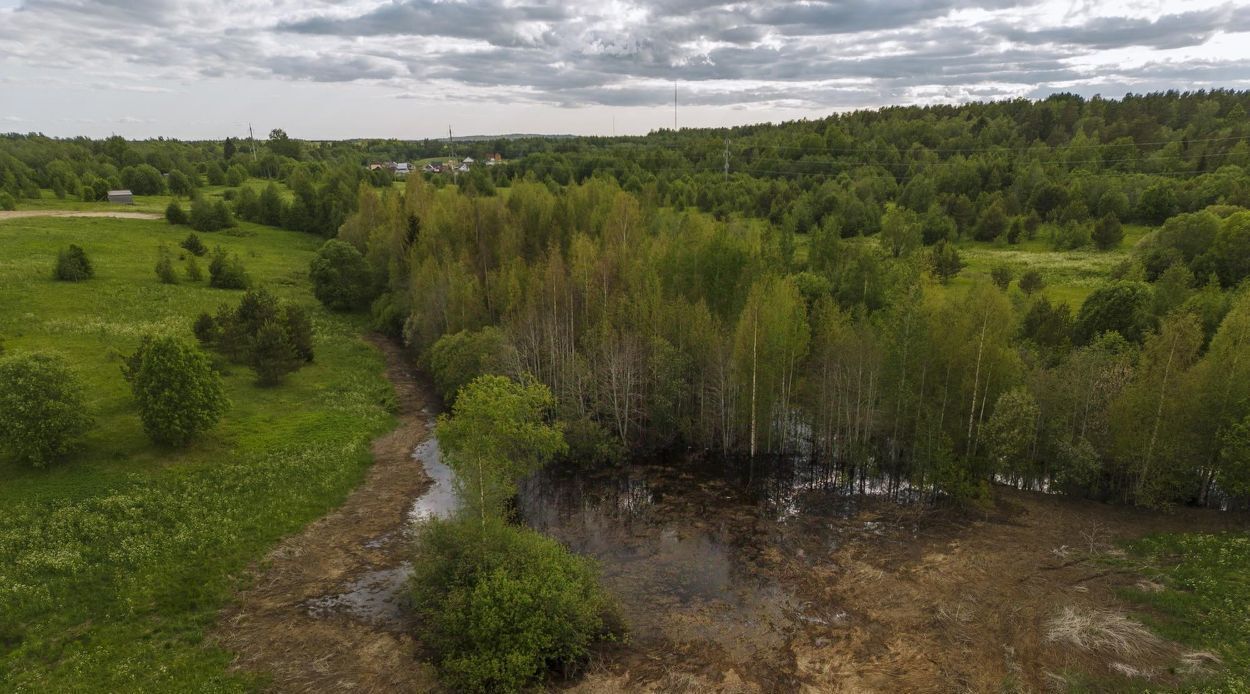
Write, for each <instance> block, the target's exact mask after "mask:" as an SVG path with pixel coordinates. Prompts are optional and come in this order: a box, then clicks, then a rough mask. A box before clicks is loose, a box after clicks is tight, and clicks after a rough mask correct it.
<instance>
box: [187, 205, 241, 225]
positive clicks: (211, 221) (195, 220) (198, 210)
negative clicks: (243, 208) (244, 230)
mask: <svg viewBox="0 0 1250 694" xmlns="http://www.w3.org/2000/svg"><path fill="white" fill-rule="evenodd" d="M190 222H191V228H192V229H195V230H196V231H220V230H221V229H228V228H230V227H232V226H235V221H234V215H232V214H230V208H229V207H226V203H225V201H224V200H215V201H213V202H209V201H208V200H205V199H204V198H203V197H195V198H193V199H192V200H191V216H190Z"/></svg>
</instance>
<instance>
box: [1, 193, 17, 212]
mask: <svg viewBox="0 0 1250 694" xmlns="http://www.w3.org/2000/svg"><path fill="white" fill-rule="evenodd" d="M16 209H17V200H14V199H13V196H12V195H10V194H9V193H8V192H6V191H3V190H0V210H16Z"/></svg>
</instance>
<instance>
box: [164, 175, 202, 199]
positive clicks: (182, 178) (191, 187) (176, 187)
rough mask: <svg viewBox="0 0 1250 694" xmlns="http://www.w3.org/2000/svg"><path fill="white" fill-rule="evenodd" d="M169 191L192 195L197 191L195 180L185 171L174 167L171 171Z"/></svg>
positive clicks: (175, 193)
mask: <svg viewBox="0 0 1250 694" xmlns="http://www.w3.org/2000/svg"><path fill="white" fill-rule="evenodd" d="M168 183H169V193H170V195H184V196H187V197H190V196H191V194H192V193H194V192H195V181H193V180H191V177H189V176H187V175H186V174H185V173H183V172H181V171H179V170H177V169H174V170H173V171H170V172H169V180H168Z"/></svg>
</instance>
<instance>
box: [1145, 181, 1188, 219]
mask: <svg viewBox="0 0 1250 694" xmlns="http://www.w3.org/2000/svg"><path fill="white" fill-rule="evenodd" d="M1179 211H1180V203H1179V201H1178V200H1177V198H1176V188H1175V185H1174V184H1172V183H1170V182H1162V181H1160V182H1159V183H1155V184H1153V185H1151V186H1150V187H1149V188H1147V189H1146V190H1144V191H1142V194H1141V198H1140V199H1139V200H1138V201H1137V216H1138V218H1139V219H1141V220H1142V221H1143V222H1146V223H1147V224H1162V223H1163V222H1164V221H1166V220H1167V218H1168V217H1171V216H1173V215H1175V214H1176V213H1177V212H1179Z"/></svg>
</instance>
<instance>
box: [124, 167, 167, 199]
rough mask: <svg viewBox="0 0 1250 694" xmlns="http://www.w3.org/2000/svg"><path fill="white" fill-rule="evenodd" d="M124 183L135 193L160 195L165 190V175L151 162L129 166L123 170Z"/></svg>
mask: <svg viewBox="0 0 1250 694" xmlns="http://www.w3.org/2000/svg"><path fill="white" fill-rule="evenodd" d="M121 178H122V185H124V186H125V187H126V188H128V189H129V190H130V192H132V193H134V194H135V195H160V194H161V193H164V192H165V177H164V176H162V175H161V172H160V171H158V170H157V169H156V167H154V166H152V165H150V164H140V165H138V166H127V167H126V168H124V169H122V171H121Z"/></svg>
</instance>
